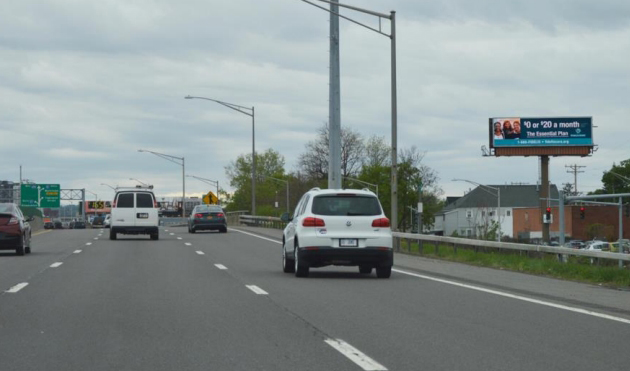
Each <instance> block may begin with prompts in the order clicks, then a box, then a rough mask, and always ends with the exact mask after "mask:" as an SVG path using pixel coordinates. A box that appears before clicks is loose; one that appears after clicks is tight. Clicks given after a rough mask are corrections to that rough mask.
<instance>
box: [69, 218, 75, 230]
mask: <svg viewBox="0 0 630 371" xmlns="http://www.w3.org/2000/svg"><path fill="white" fill-rule="evenodd" d="M74 223H75V221H74V220H73V221H71V222H70V223H68V229H74Z"/></svg>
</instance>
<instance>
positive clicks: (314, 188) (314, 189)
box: [311, 187, 321, 191]
mask: <svg viewBox="0 0 630 371" xmlns="http://www.w3.org/2000/svg"><path fill="white" fill-rule="evenodd" d="M311 191H321V189H320V188H319V187H313V188H311Z"/></svg>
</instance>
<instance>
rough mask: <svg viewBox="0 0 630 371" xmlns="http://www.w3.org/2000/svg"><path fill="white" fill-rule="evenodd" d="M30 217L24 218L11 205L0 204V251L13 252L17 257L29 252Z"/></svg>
mask: <svg viewBox="0 0 630 371" xmlns="http://www.w3.org/2000/svg"><path fill="white" fill-rule="evenodd" d="M32 220H33V218H32V217H28V218H26V217H24V214H22V210H20V208H19V207H18V206H17V205H16V204H13V203H4V204H0V250H15V253H16V254H17V255H24V254H30V252H31V225H30V224H29V223H28V222H30V221H32Z"/></svg>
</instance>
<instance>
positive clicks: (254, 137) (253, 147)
mask: <svg viewBox="0 0 630 371" xmlns="http://www.w3.org/2000/svg"><path fill="white" fill-rule="evenodd" d="M255 122H256V113H255V112H254V107H252V215H256V130H255V129H254V126H255ZM217 197H219V196H218V195H217Z"/></svg>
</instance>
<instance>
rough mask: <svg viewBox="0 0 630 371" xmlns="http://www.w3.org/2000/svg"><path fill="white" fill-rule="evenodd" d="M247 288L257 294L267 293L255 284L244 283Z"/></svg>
mask: <svg viewBox="0 0 630 371" xmlns="http://www.w3.org/2000/svg"><path fill="white" fill-rule="evenodd" d="M245 286H246V287H247V288H248V289H250V290H252V291H253V292H255V293H256V294H258V295H269V293H268V292H267V291H265V290H263V289H261V288H260V287H258V286H256V285H245Z"/></svg>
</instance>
